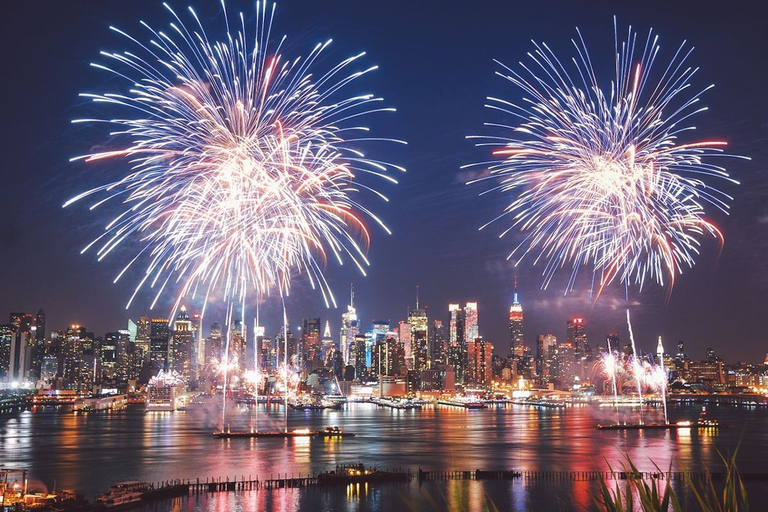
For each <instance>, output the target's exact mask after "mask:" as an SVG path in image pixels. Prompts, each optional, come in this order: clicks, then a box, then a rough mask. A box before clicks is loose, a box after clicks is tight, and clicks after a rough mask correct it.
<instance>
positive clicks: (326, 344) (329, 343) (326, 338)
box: [321, 320, 337, 366]
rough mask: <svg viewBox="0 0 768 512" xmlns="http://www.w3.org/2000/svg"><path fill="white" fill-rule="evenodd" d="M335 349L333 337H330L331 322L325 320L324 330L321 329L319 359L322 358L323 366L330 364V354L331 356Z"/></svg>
mask: <svg viewBox="0 0 768 512" xmlns="http://www.w3.org/2000/svg"><path fill="white" fill-rule="evenodd" d="M336 349H337V347H336V342H335V341H334V339H333V336H331V321H330V320H326V321H325V328H324V329H323V339H322V342H321V350H322V355H321V357H322V358H323V364H325V365H326V366H327V365H328V364H329V363H330V362H331V360H330V357H332V355H331V354H333V353H334V352H335V351H336Z"/></svg>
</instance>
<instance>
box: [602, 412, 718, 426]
mask: <svg viewBox="0 0 768 512" xmlns="http://www.w3.org/2000/svg"><path fill="white" fill-rule="evenodd" d="M720 427H721V425H720V422H719V421H717V420H716V419H713V418H708V417H707V408H706V407H704V408H702V410H701V414H700V415H699V419H697V420H696V421H689V420H683V421H678V422H676V423H647V424H646V423H616V424H612V425H598V426H597V428H599V429H600V430H651V429H657V430H658V429H661V430H677V429H681V428H695V429H718V428H720Z"/></svg>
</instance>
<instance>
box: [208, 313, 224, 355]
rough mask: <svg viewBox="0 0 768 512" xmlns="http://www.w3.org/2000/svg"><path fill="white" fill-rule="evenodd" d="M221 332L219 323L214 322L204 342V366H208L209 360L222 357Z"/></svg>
mask: <svg viewBox="0 0 768 512" xmlns="http://www.w3.org/2000/svg"><path fill="white" fill-rule="evenodd" d="M223 332H224V331H223V330H222V328H221V324H220V323H218V322H214V323H213V324H212V325H211V333H210V335H209V336H208V339H207V340H205V357H204V358H203V360H204V363H203V364H204V365H208V364H210V362H211V359H217V360H220V359H221V357H222V355H223V354H222V352H223V348H222V347H223V337H224V335H223Z"/></svg>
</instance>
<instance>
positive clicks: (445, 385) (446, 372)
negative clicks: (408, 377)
mask: <svg viewBox="0 0 768 512" xmlns="http://www.w3.org/2000/svg"><path fill="white" fill-rule="evenodd" d="M419 389H420V390H421V391H427V392H429V391H437V392H441V393H444V392H451V391H454V390H455V389H456V374H455V373H454V371H453V367H452V366H450V365H447V364H438V365H435V366H433V367H432V368H427V369H426V370H424V371H422V372H421V383H420V385H419Z"/></svg>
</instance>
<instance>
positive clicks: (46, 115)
mask: <svg viewBox="0 0 768 512" xmlns="http://www.w3.org/2000/svg"><path fill="white" fill-rule="evenodd" d="M170 3H171V4H172V5H173V6H174V8H176V10H177V11H178V12H182V11H184V10H185V8H186V6H187V5H189V2H188V0H184V1H181V2H176V1H172V2H170ZM254 4H255V2H250V1H249V2H240V1H229V2H228V8H229V10H230V12H233V11H237V10H243V11H244V12H245V14H246V16H247V17H250V18H251V19H252V18H253V15H254V12H255V7H254ZM586 4H587V2H570V1H564V2H547V3H542V2H513V1H501V0H499V1H483V0H478V1H474V2H467V3H462V4H458V3H456V4H454V3H452V2H444V1H432V0H430V1H418V2H411V1H399V0H398V1H390V2H360V1H355V0H344V1H341V0H336V1H325V2H323V1H312V2H307V1H297V0H292V1H283V2H280V3H278V9H277V15H276V19H275V23H274V27H273V30H274V33H275V34H279V35H282V34H286V35H287V36H288V40H287V43H286V46H285V47H284V54H285V55H286V56H288V57H295V56H298V55H305V54H306V53H308V51H309V50H310V49H311V48H312V47H313V46H314V45H315V44H316V43H317V42H319V41H324V40H326V39H328V38H333V39H334V42H333V44H332V46H331V48H330V51H328V52H327V53H326V60H325V61H324V63H325V64H326V65H332V64H335V63H336V62H337V61H340V60H342V59H343V58H345V57H347V56H349V55H352V54H355V53H357V52H359V51H361V50H364V51H366V52H367V57H366V60H365V63H366V64H377V65H378V66H379V70H378V71H376V72H375V73H372V74H371V75H370V76H368V77H366V78H365V79H364V80H363V81H361V82H360V83H359V84H358V85H356V86H353V88H351V89H350V90H349V91H350V92H373V93H375V94H377V95H379V96H382V97H383V98H384V99H385V100H386V103H387V105H390V106H394V107H397V109H398V112H397V113H396V114H384V115H378V116H373V117H370V118H369V119H368V120H367V124H368V125H369V126H371V128H372V129H373V133H375V134H376V135H379V136H390V137H394V138H400V139H404V140H407V141H408V143H409V146H408V147H407V148H405V149H401V148H398V147H396V146H395V145H386V144H381V145H376V146H369V147H368V150H367V152H368V153H369V154H371V155H372V156H373V155H375V156H378V157H381V158H382V159H385V160H390V161H392V162H395V163H398V164H401V165H404V166H405V167H407V169H408V172H407V173H406V174H404V175H401V176H398V179H399V180H400V184H399V185H397V186H391V185H388V184H385V183H384V182H378V183H375V185H376V187H377V188H378V189H380V190H382V191H383V192H384V193H385V194H386V195H388V196H389V197H390V198H391V202H390V203H388V204H385V203H383V202H381V201H380V200H378V199H377V198H376V197H374V196H365V201H366V205H368V206H370V207H371V209H372V210H374V211H375V212H376V213H378V214H379V215H380V216H381V217H382V218H384V219H385V220H386V222H387V224H388V226H389V227H390V228H391V230H392V231H393V234H392V236H388V235H387V234H386V233H384V232H383V231H382V230H380V229H378V228H377V227H372V228H371V231H372V235H373V240H372V244H371V248H370V252H369V256H370V260H371V267H370V269H369V275H368V276H367V277H362V276H361V275H360V274H359V273H358V272H357V270H356V269H355V268H354V267H353V266H352V265H345V266H343V267H338V266H335V265H333V264H331V265H330V266H329V267H328V269H327V275H328V277H329V280H330V282H331V285H332V287H333V289H334V291H335V293H336V296H337V298H338V300H339V303H340V305H342V304H345V303H346V301H347V296H348V288H349V283H350V282H352V281H354V283H355V305H356V306H357V307H358V313H359V314H360V317H361V319H362V320H363V323H364V326H365V327H366V328H367V327H368V325H369V321H370V320H373V319H390V320H391V321H392V322H393V323H394V322H397V321H398V320H400V319H403V318H404V317H405V316H406V311H407V307H408V305H411V306H412V305H413V303H414V302H415V287H416V286H417V285H419V286H420V290H421V292H420V297H421V304H422V305H424V304H426V305H428V308H429V315H430V317H437V318H442V319H444V320H446V319H447V304H448V303H449V302H461V303H464V302H466V301H468V300H472V301H474V300H476V301H478V302H479V317H480V332H481V334H482V335H484V337H486V338H487V339H490V340H491V341H493V342H494V344H495V345H496V346H497V347H498V348H497V350H498V351H499V352H501V353H503V354H506V353H507V349H508V346H509V340H508V337H509V334H508V332H507V320H506V317H507V311H508V308H509V304H510V302H511V298H512V278H513V275H514V274H515V273H516V274H517V275H518V280H519V287H518V291H519V294H520V299H521V302H522V304H523V308H524V311H525V335H526V342H527V343H529V344H534V343H535V339H536V335H537V334H539V333H546V332H553V333H554V334H555V335H556V336H557V337H558V339H562V338H563V337H564V336H565V325H566V320H567V319H568V318H569V317H570V316H573V315H581V316H584V317H585V319H586V323H587V328H586V330H587V333H588V335H589V336H590V339H591V341H593V342H598V341H603V340H604V339H605V334H606V333H607V332H609V331H618V332H619V333H620V335H621V337H622V339H627V333H626V327H625V323H624V310H623V307H624V304H625V302H624V295H623V288H622V287H621V286H620V285H618V284H617V285H614V286H613V288H612V289H610V290H608V291H607V292H606V293H605V294H604V295H603V296H601V297H600V298H599V299H598V300H597V301H596V302H593V300H592V299H590V298H589V296H588V288H589V283H590V280H589V277H590V276H589V275H588V273H587V272H584V273H582V275H581V279H579V280H578V281H577V286H576V290H575V291H574V292H573V293H569V294H568V295H565V296H564V295H563V288H564V283H563V282H562V280H556V281H555V282H554V283H552V284H551V285H550V287H549V289H547V290H541V289H540V286H541V283H542V278H541V272H542V269H541V268H539V267H533V266H532V261H529V260H523V261H522V262H521V263H520V265H518V267H517V268H514V267H513V264H512V263H510V262H508V261H506V259H505V258H506V256H507V254H508V253H509V252H510V251H511V249H512V248H513V247H514V245H515V240H516V238H515V237H505V238H502V239H498V237H497V235H498V234H499V233H500V232H501V231H502V229H503V227H504V225H503V224H494V225H492V226H491V227H490V228H488V229H487V230H484V231H478V227H479V226H481V225H482V224H484V223H485V222H487V221H488V220H490V219H492V218H493V217H495V215H497V214H498V213H499V212H501V210H502V208H503V207H504V206H505V205H506V204H507V202H508V201H509V198H505V197H504V196H503V195H501V194H490V195H485V196H483V197H479V193H480V192H482V191H483V190H485V187H483V186H482V185H480V186H472V187H470V186H466V185H465V184H464V182H465V180H466V178H467V175H466V174H465V173H462V172H461V170H460V166H462V165H464V164H466V163H471V162H475V161H480V160H484V159H485V158H487V156H488V154H487V150H486V149H483V148H476V147H474V146H473V144H472V142H471V141H467V140H466V139H465V137H466V136H467V135H473V134H492V133H493V132H492V131H490V130H489V129H488V128H485V127H484V126H483V123H484V122H488V121H493V122H503V121H511V120H509V119H504V118H503V116H500V115H499V114H497V113H493V112H491V111H490V110H488V109H485V108H483V104H484V99H485V97H486V96H490V95H493V96H499V97H502V98H505V99H508V100H511V101H515V100H518V99H519V98H520V96H521V93H520V92H519V91H518V90H516V89H514V88H513V87H512V86H511V84H509V83H508V82H505V81H504V80H502V79H501V78H498V77H496V76H495V75H494V72H495V71H496V70H497V65H496V64H495V63H494V62H493V59H498V60H500V61H502V62H504V63H506V64H508V65H514V64H515V63H517V62H518V61H521V60H525V59H526V53H527V52H528V51H531V50H532V48H533V45H532V43H531V39H534V40H536V41H545V42H547V43H548V44H550V45H551V46H552V48H553V49H554V50H555V51H556V52H557V53H558V54H559V55H561V56H563V57H565V58H569V57H570V56H571V54H572V47H571V46H570V39H571V38H572V37H575V36H576V30H575V28H576V27H579V28H580V29H581V30H582V32H583V34H584V36H585V39H586V42H587V45H588V47H589V49H590V52H591V55H592V57H593V59H594V62H595V66H596V67H598V68H600V69H603V70H605V73H606V77H610V73H611V72H612V69H613V68H612V60H611V59H612V49H613V16H614V15H616V16H618V20H619V25H620V27H622V28H626V26H627V25H630V24H631V25H632V26H633V27H635V28H636V29H637V30H638V31H639V32H640V33H641V34H645V33H646V32H647V31H648V29H649V28H654V30H655V31H656V33H658V34H659V35H660V37H661V47H662V55H661V60H662V61H668V60H669V59H670V58H671V57H672V53H673V52H674V50H675V49H676V48H677V46H678V45H679V43H680V42H681V41H683V40H688V41H689V43H690V44H692V45H693V46H694V47H695V51H694V53H693V55H692V57H691V58H690V60H689V63H690V64H692V65H695V66H700V67H701V71H700V73H699V74H698V75H697V77H696V78H695V80H694V84H695V85H696V86H697V88H703V87H705V86H706V85H708V84H710V83H715V84H716V87H715V88H714V89H713V90H712V91H710V92H708V93H707V94H705V96H704V99H703V103H704V104H705V105H707V106H709V108H710V110H709V112H707V113H705V114H703V115H700V116H698V117H697V119H696V120H695V122H694V124H696V126H697V127H699V131H698V133H697V135H696V137H697V138H705V137H707V136H710V137H717V138H723V139H726V140H728V141H729V142H730V147H729V151H730V152H732V153H736V154H742V155H746V156H749V157H751V158H752V160H751V161H750V162H740V161H736V160H733V161H729V165H728V169H729V171H730V172H731V175H732V176H733V177H734V178H735V179H737V180H739V181H740V182H741V185H740V186H738V187H730V188H728V189H727V190H728V192H729V193H731V194H732V195H733V196H734V201H733V203H732V212H731V215H730V216H725V215H718V214H717V213H715V212H713V213H712V218H713V219H715V221H716V222H717V223H718V225H719V226H720V227H721V228H722V230H723V232H724V235H725V246H724V248H723V250H722V251H718V248H717V247H716V246H715V244H714V243H709V242H707V243H705V244H704V248H703V251H702V255H701V256H700V257H699V258H698V264H697V265H696V267H694V268H693V269H692V270H686V271H685V272H684V274H683V275H682V276H679V278H678V280H677V284H676V285H675V288H674V290H672V293H671V294H667V293H666V292H665V290H662V289H659V288H658V287H654V286H650V287H649V288H648V289H645V290H644V291H643V292H642V293H639V292H638V291H637V289H633V290H631V300H632V303H633V304H634V305H633V306H632V311H633V323H634V325H635V330H636V339H637V340H638V344H639V346H640V347H641V348H643V349H645V350H649V351H650V350H653V349H654V348H655V345H656V336H658V335H661V336H663V337H664V340H665V346H666V348H667V349H668V351H669V352H674V343H676V342H677V340H679V339H682V340H684V341H685V342H686V349H687V352H688V353H689V354H690V355H692V356H693V357H694V358H703V356H704V351H705V349H706V348H707V347H713V348H714V349H715V350H716V352H717V353H718V354H720V355H722V356H723V357H725V358H726V359H727V360H729V361H735V360H737V359H741V360H749V361H758V360H762V358H763V356H764V354H765V352H766V351H768V332H766V330H767V328H766V322H765V318H766V314H767V313H768V310H767V309H766V307H765V297H766V295H767V294H768V258H766V252H767V250H768V174H767V172H766V164H768V149H767V148H768V101H766V94H765V91H766V83H768V66H766V63H765V62H766V61H765V58H766V55H768V22H766V18H765V16H764V13H763V12H762V11H761V9H760V2H749V3H748V5H747V4H746V3H741V2H738V3H736V2H731V3H727V2H726V3H723V2H718V3H717V4H713V5H711V6H708V5H706V3H702V2H689V1H675V2H646V1H644V2H615V1H611V2H588V4H589V5H588V7H585V5H586ZM192 5H194V6H195V8H196V10H197V11H198V13H199V14H200V16H201V18H202V19H203V20H204V22H205V23H206V26H207V28H210V30H209V35H212V36H213V35H220V34H221V33H222V31H221V30H219V28H220V27H221V26H222V15H221V10H220V8H219V7H218V2H213V1H209V0H205V1H202V0H200V1H197V2H196V3H194V4H192ZM453 5H455V7H449V6H453ZM0 13H1V16H0V19H1V21H0V23H2V30H0V38H2V44H0V48H2V50H1V51H2V66H3V71H2V74H0V84H1V85H0V91H1V92H2V102H3V106H2V119H3V136H2V138H0V145H2V150H0V173H2V181H1V182H0V183H2V199H0V283H1V284H0V315H2V316H0V323H2V322H5V321H7V320H4V319H3V318H4V317H6V315H7V314H8V313H9V312H11V311H26V312H30V313H36V312H37V310H38V309H39V308H41V307H42V308H44V309H45V311H46V313H47V315H48V325H47V327H48V329H49V330H50V329H51V328H53V329H63V328H65V326H66V325H67V324H69V323H74V322H77V323H80V324H82V325H85V326H87V327H88V329H89V330H91V331H93V332H95V333H96V334H97V335H102V334H104V332H107V331H111V330H115V329H118V328H123V327H124V326H125V324H126V319H127V318H128V317H133V318H136V317H137V316H138V315H140V314H142V313H144V312H148V311H149V305H150V302H151V297H152V294H151V293H149V292H147V293H142V294H140V295H139V297H138V298H137V299H136V300H135V302H134V304H133V305H132V306H131V308H130V309H129V310H128V311H125V304H126V303H127V302H128V299H129V298H130V296H131V293H132V290H133V287H134V285H135V283H136V280H135V279H134V277H135V275H137V274H134V275H129V276H127V278H126V279H125V280H124V281H122V280H121V281H120V282H118V283H117V284H113V279H114V277H115V276H116V275H117V272H118V271H119V270H120V269H121V268H122V265H124V264H125V263H126V262H127V261H128V259H129V258H130V257H131V256H133V254H134V252H133V251H134V250H135V247H132V246H131V244H127V245H126V247H125V249H124V251H122V252H121V253H119V254H114V255H111V256H110V257H108V258H107V259H106V260H104V261H102V262H97V261H96V258H95V255H94V253H86V254H84V255H81V254H80V250H81V249H82V248H83V247H84V246H85V245H86V244H87V243H88V242H89V241H90V240H92V239H93V238H94V237H96V236H97V235H98V234H100V232H101V230H102V229H103V227H104V225H105V224H106V222H107V221H108V220H109V217H108V214H109V212H110V210H109V208H106V209H104V210H102V211H99V210H96V211H93V212H91V211H88V208H87V206H88V204H86V203H82V204H76V205H75V206H74V207H70V208H67V209H62V208H61V205H62V203H63V202H64V201H65V200H66V199H68V198H70V197H71V196H73V195H75V194H76V193H78V192H80V191H83V190H85V189H88V188H90V187H92V186H96V185H99V184H103V183H105V182H108V181H113V180H114V179H116V178H117V177H119V176H120V175H121V173H124V172H126V170H127V169H128V166H127V164H126V163H125V162H119V161H115V162H113V163H112V164H111V165H109V166H90V165H85V164H83V163H78V162H75V163H70V162H69V158H71V157H74V156H77V155H80V154H83V153H86V152H88V151H89V150H91V149H92V148H93V147H94V146H97V145H102V144H104V143H105V142H107V141H108V135H107V129H106V128H105V127H103V126H83V125H72V124H70V121H71V120H72V119H75V118H79V117H89V116H92V115H94V114H96V113H98V112H97V111H95V110H94V107H93V105H92V104H91V103H89V102H88V101H86V100H84V99H81V98H78V93H81V92H106V91H110V92H113V91H123V90H124V89H121V88H124V85H123V83H121V82H119V81H117V80H116V79H115V78H114V77H112V76H110V75H109V74H108V73H105V72H103V71H99V70H96V69H93V68H90V67H89V62H92V61H99V55H98V52H99V51H100V50H110V51H123V50H125V49H128V48H129V45H128V42H127V41H126V40H125V39H123V38H121V37H120V36H119V35H117V34H115V33H113V32H111V31H110V30H109V29H108V27H109V26H110V25H115V26H118V27H120V28H121V29H124V30H125V31H127V32H129V33H130V34H132V35H134V36H140V38H141V39H142V40H147V39H148V36H147V33H146V31H145V30H144V29H143V28H142V27H141V26H140V25H139V21H140V20H144V21H146V22H148V23H149V24H150V25H152V26H153V27H154V28H156V29H160V28H161V29H166V28H167V25H168V23H169V22H170V21H171V17H170V14H168V13H167V11H166V10H165V9H164V8H163V7H162V3H161V2H160V1H136V0H130V1H116V0H111V1H109V2H105V1H103V0H95V1H85V0H78V1H68V2H64V1H61V0H42V1H35V2H3V5H2V7H0ZM184 19H185V20H189V21H190V22H191V18H189V17H188V16H186V14H184ZM372 184H373V183H372ZM171 298H172V297H171V296H170V294H169V296H168V297H167V299H165V300H162V301H161V303H160V304H159V305H158V306H156V308H155V310H153V311H152V314H155V315H167V313H168V307H169V304H170V302H171ZM287 305H288V314H289V318H290V324H291V325H292V326H294V325H296V326H298V325H300V323H301V319H302V318H303V317H305V316H321V317H322V318H323V322H324V321H325V318H327V317H330V319H331V325H332V327H333V330H334V332H337V331H338V328H339V324H340V315H341V313H342V310H341V309H337V310H334V309H331V310H326V309H325V306H324V305H323V303H322V299H321V296H320V294H319V292H317V291H313V290H311V289H310V288H309V287H308V284H307V282H306V280H305V279H302V278H301V277H297V279H296V280H295V282H294V287H293V290H292V294H291V297H290V299H289V300H288V304H287ZM188 306H189V307H190V309H196V308H197V306H196V305H195V304H189V305H188ZM218 309H219V310H221V309H222V308H218ZM263 311H264V313H263V314H264V315H265V317H266V320H265V322H263V323H265V324H266V326H267V328H268V332H270V333H273V332H275V331H276V330H277V329H278V328H279V325H280V313H279V300H277V299H276V298H275V297H272V298H271V299H269V300H267V302H266V303H265V304H264V306H263ZM216 320H218V321H221V320H222V317H221V315H220V311H219V312H216V311H214V312H213V313H211V314H210V315H209V316H208V317H207V319H206V322H205V323H206V324H209V323H210V322H213V321H216ZM250 322H251V321H250V320H249V323H250Z"/></svg>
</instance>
